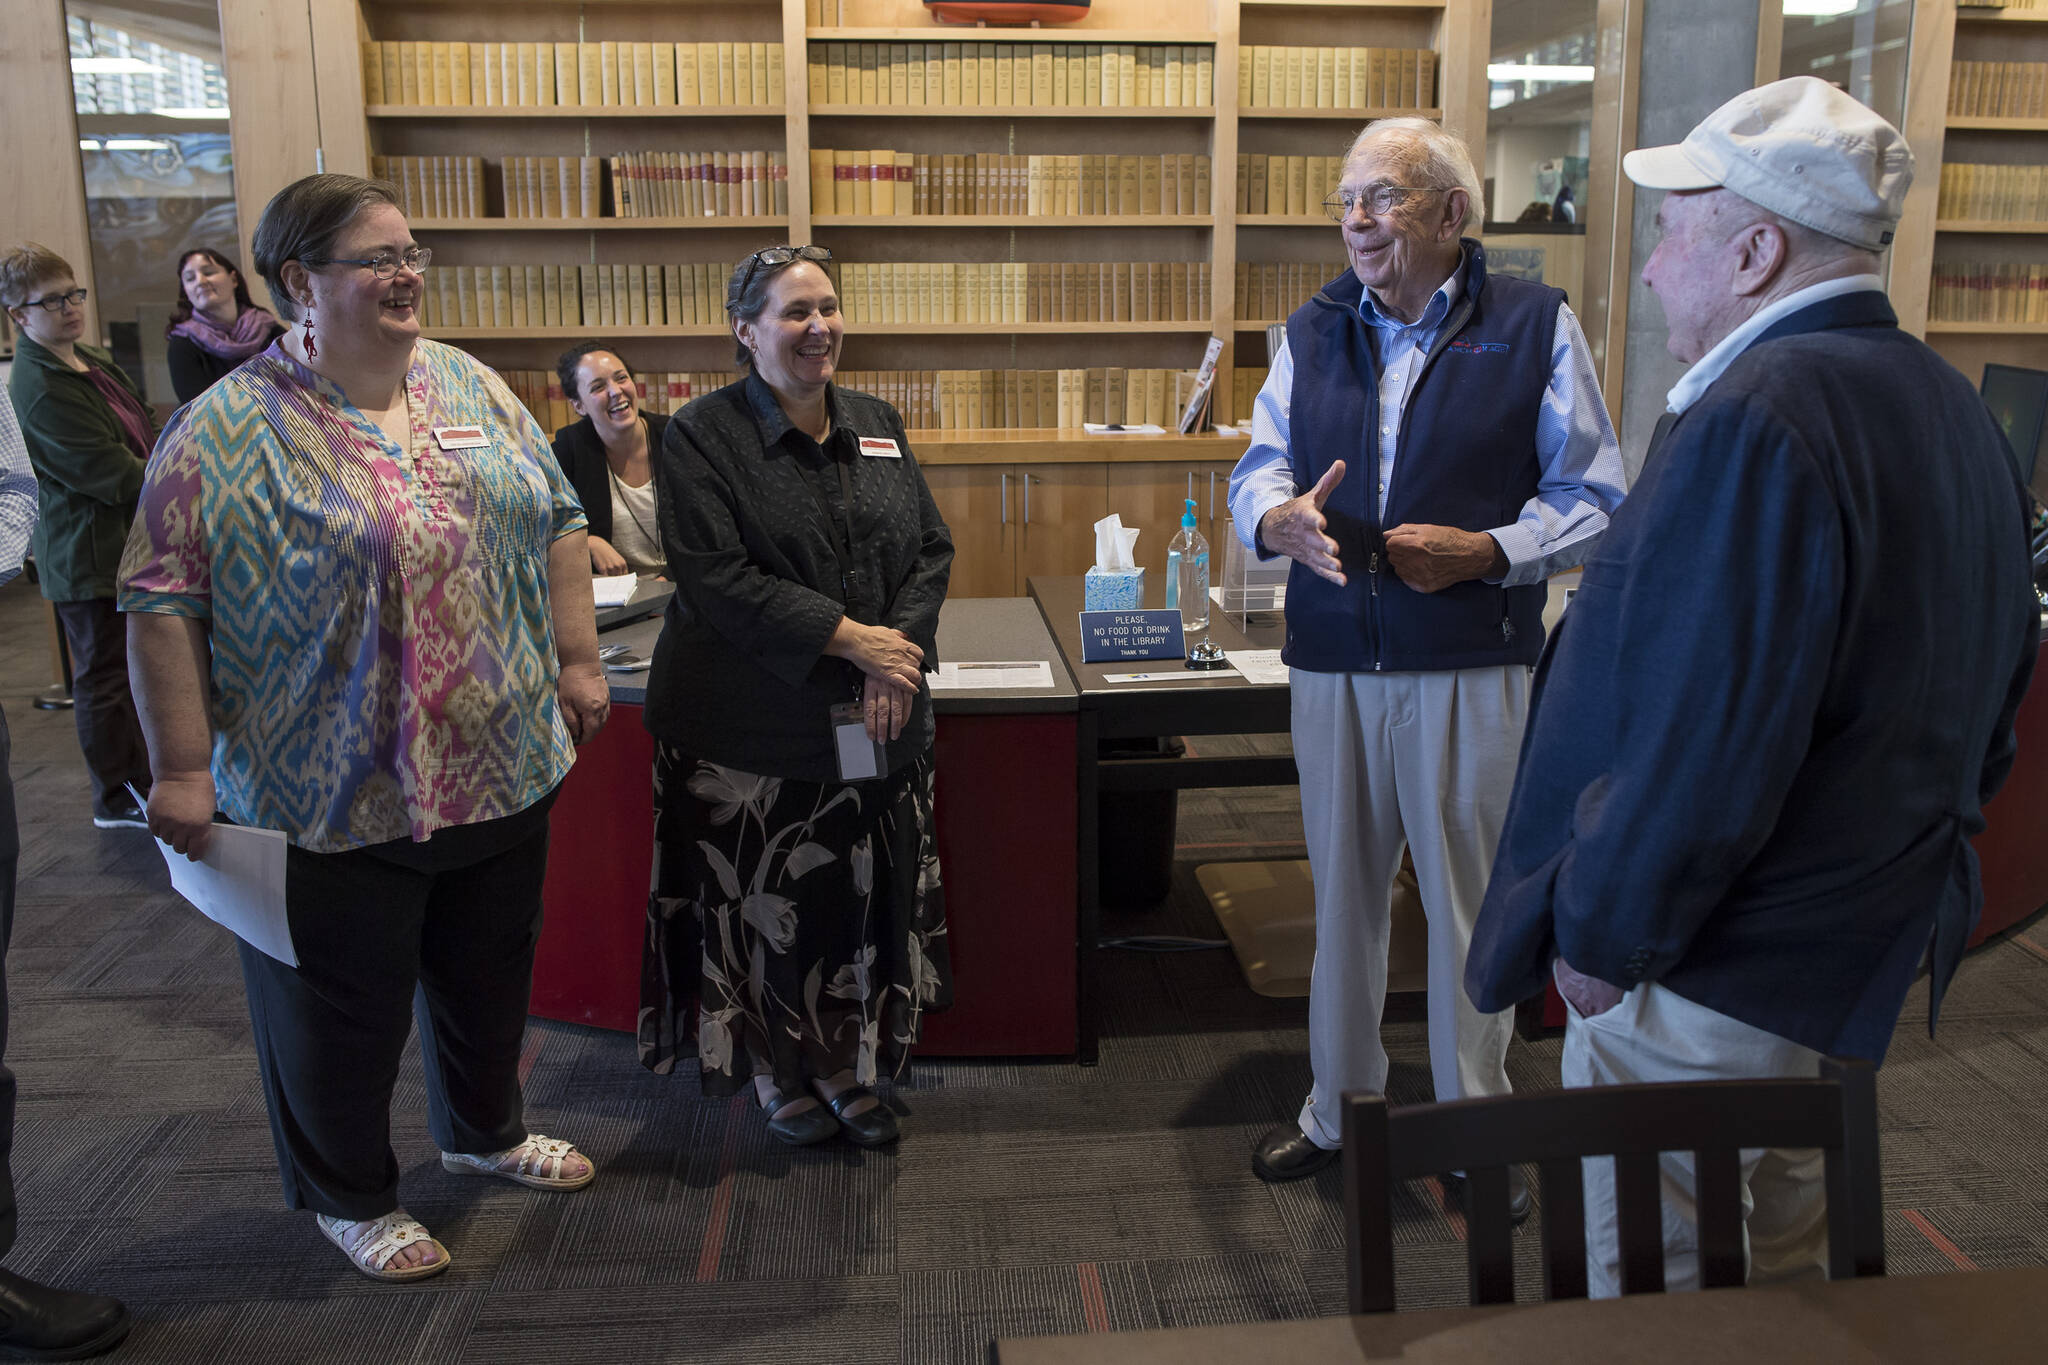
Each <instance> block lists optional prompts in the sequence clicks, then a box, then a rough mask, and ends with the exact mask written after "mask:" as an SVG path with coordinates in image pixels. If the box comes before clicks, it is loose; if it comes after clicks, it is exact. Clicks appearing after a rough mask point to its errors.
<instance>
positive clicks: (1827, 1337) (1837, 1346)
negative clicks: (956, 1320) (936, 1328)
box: [994, 1267, 2048, 1365]
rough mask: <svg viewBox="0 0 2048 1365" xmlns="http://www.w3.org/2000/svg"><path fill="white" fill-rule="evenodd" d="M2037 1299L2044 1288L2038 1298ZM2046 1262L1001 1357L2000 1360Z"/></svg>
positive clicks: (1632, 1364)
mask: <svg viewBox="0 0 2048 1365" xmlns="http://www.w3.org/2000/svg"><path fill="white" fill-rule="evenodd" d="M2037 1295H2038V1296H2041V1297H2036V1296H2037ZM2044 1299H2048V1269H2042V1268H2039V1267H2030V1268H2027V1269H2022V1270H1981V1271H1973V1272H1971V1273H1969V1274H1960V1275H1902V1276H1898V1277H1896V1278H1886V1277H1882V1276H1879V1277H1873V1278H1870V1279H1860V1280H1834V1281H1821V1282H1817V1283H1812V1284H1800V1285H1782V1286H1775V1287H1772V1288H1768V1289H1709V1290H1705V1291H1703V1292H1700V1293H1694V1294H1636V1295H1632V1296H1630V1297H1628V1298H1623V1299H1603V1300H1597V1301H1596V1300H1587V1299H1578V1300H1565V1301H1560V1302H1557V1303H1543V1304H1527V1305H1509V1304H1503V1305H1499V1306H1496V1307H1485V1308H1441V1309H1429V1310H1424V1311H1420V1312H1413V1313H1379V1314H1373V1315H1370V1316H1362V1317H1348V1318H1311V1319H1308V1320H1305V1321H1299V1322H1260V1323H1243V1324H1237V1325H1232V1326H1226V1327H1188V1328H1180V1329H1176V1330H1170V1331H1154V1332H1101V1333H1095V1334H1093V1335H1089V1336H1066V1337H1038V1338H1019V1339H1008V1340H1002V1341H998V1342H996V1343H995V1350H994V1357H995V1359H996V1360H997V1361H999V1362H1000V1363H1001V1365H1098V1362H1099V1365H1111V1362H1114V1363H1115V1365H1153V1363H1154V1362H1157V1365H1241V1363H1242V1362H1245V1361H1265V1360H1274V1361H1297V1360H1300V1361H1315V1362H1316V1363H1317V1365H1349V1363H1350V1362H1358V1363H1359V1365H1364V1363H1365V1362H1372V1361H1400V1362H1402V1365H1495V1362H1498V1361H1523V1360H1528V1361H1536V1360H1544V1361H1570V1362H1571V1365H1641V1362H1643V1361H1650V1360H1654V1361H1659V1362H1673V1363H1674V1365H1731V1362H1740V1365H1779V1362H1784V1365H1814V1362H1821V1361H1825V1362H1827V1365H1865V1363H1866V1362H1897V1363H1898V1365H1928V1362H1932V1361H1968V1362H1970V1365H2001V1363H2002V1362H2007V1361H2013V1362H2018V1361H2038V1360H2041V1359H2042V1358H2043V1356H2044V1354H2048V1347H2044V1344H2043V1341H2042V1335H2041V1325H2040V1316H2039V1308H2038V1305H2039V1304H2041V1303H2042V1302H2043V1301H2044Z"/></svg>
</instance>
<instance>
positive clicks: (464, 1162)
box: [441, 1133, 597, 1190]
mask: <svg viewBox="0 0 2048 1365" xmlns="http://www.w3.org/2000/svg"><path fill="white" fill-rule="evenodd" d="M511 1156H517V1157H518V1158H519V1164H518V1165H516V1166H514V1167H513V1168H512V1169H510V1170H506V1169H504V1162H505V1159H506V1158H507V1157H511ZM572 1156H583V1153H581V1152H579V1151H577V1150H576V1149H575V1147H573V1146H572V1145H570V1143H569V1140H568V1139H567V1138H551V1137H542V1136H541V1135H540V1134H539V1133H529V1134H527V1137H526V1141H524V1142H522V1143H520V1144H519V1145H518V1146H517V1147H507V1148H506V1149H505V1150H504V1151H502V1152H490V1153H486V1154H485V1155H483V1156H471V1155H470V1154H468V1153H467V1152H443V1153H441V1168H442V1169H443V1170H445V1171H448V1172H450V1173H452V1174H454V1175H494V1176H497V1177H498V1178H499V1179H500V1180H510V1181H512V1182H513V1183H514V1184H518V1185H525V1186H527V1187H528V1188H529V1189H535V1190H580V1189H582V1188H583V1187H584V1186H585V1185H588V1184H589V1183H590V1182H591V1181H593V1180H595V1179H597V1163H596V1162H594V1161H592V1160H591V1159H590V1158H589V1157H587V1156H583V1160H584V1163H585V1164H586V1165H587V1166H588V1167H589V1169H588V1170H586V1171H584V1172H583V1174H582V1175H563V1174H562V1170H563V1168H564V1167H566V1166H567V1165H568V1164H569V1158H570V1157H572Z"/></svg>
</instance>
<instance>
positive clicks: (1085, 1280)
mask: <svg viewBox="0 0 2048 1365" xmlns="http://www.w3.org/2000/svg"><path fill="white" fill-rule="evenodd" d="M1074 1274H1075V1275H1076V1276H1077V1277H1078V1278H1079V1279H1080V1281H1081V1314H1082V1316H1083V1317H1085V1318H1087V1320H1088V1330H1089V1331H1091V1332H1107V1331H1108V1330H1109V1303H1108V1301H1107V1300H1105V1299H1104V1298H1103V1296H1102V1272H1100V1271H1099V1270H1097V1269H1096V1268H1095V1262H1093V1261H1083V1262H1081V1263H1080V1264H1079V1265H1077V1266H1075V1267H1074Z"/></svg>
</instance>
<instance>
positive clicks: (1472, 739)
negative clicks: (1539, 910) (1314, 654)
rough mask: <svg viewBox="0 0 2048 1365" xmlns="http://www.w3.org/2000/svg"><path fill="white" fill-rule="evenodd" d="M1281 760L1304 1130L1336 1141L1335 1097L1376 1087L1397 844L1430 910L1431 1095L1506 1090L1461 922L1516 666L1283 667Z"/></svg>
mask: <svg viewBox="0 0 2048 1365" xmlns="http://www.w3.org/2000/svg"><path fill="white" fill-rule="evenodd" d="M1289 681H1290V683H1291V686H1292V688H1293V698H1294V700H1293V708H1294V714H1293V730H1294V761H1295V765H1296V766H1297V767H1298V768H1299V769H1300V770H1301V822H1302V829H1303V833H1304V835H1305V837H1306V840H1307V843H1308V859H1309V868H1310V870H1311V872H1312V873H1313V875H1314V877H1315V888H1316V956H1315V966H1314V968H1313V969H1312V971H1311V974H1310V978H1309V1025H1308V1029H1309V1032H1308V1038H1309V1062H1310V1065H1311V1067H1312V1068H1313V1070H1314V1072H1315V1084H1314V1088H1313V1089H1312V1090H1311V1091H1310V1092H1309V1097H1308V1101H1307V1103H1306V1104H1304V1105H1303V1106H1302V1110H1301V1115H1300V1118H1299V1122H1300V1124H1301V1130H1302V1132H1304V1133H1306V1134H1308V1136H1309V1137H1310V1138H1311V1139H1313V1140H1314V1141H1315V1142H1316V1143H1317V1144H1318V1145H1319V1146H1323V1147H1337V1146H1339V1145H1341V1143H1342V1141H1343V1118H1342V1111H1341V1109H1340V1107H1339V1104H1338V1101H1339V1098H1340V1097H1341V1096H1342V1095H1343V1094H1344V1092H1345V1091H1347V1090H1365V1091H1372V1092H1375V1093H1383V1092H1384V1091H1385V1090H1386V1085H1387V1053H1386V1049H1385V1048H1384V1047H1382V1046H1381V1045H1380V1011H1381V1008H1382V1007H1383V1006H1384V1005H1385V1003H1386V994H1387V937H1388V927H1389V924H1390V921H1391V918H1392V916H1391V912H1390V908H1389V901H1390V896H1391V890H1392V887H1393V882H1394V876H1395V874H1396V873H1397V872H1398V871H1399V870H1400V867H1401V850H1402V847H1403V845H1404V844H1405V845H1406V847H1407V849H1408V852H1409V855H1410V857H1411V858H1412V859H1413V861H1414V864H1415V880H1416V885H1417V887H1418V889H1419V890H1420V892H1421V896H1422V908H1423V913H1424V914H1425V915H1427V916H1428V918H1429V1063H1430V1072H1431V1074H1432V1075H1433V1077H1434V1078H1435V1081H1436V1097H1437V1098H1438V1099H1439V1100H1454V1099H1462V1098H1465V1097H1467V1096H1473V1095H1505V1094H1507V1093H1508V1077H1507V1070H1506V1066H1505V1061H1506V1058H1507V1050H1508V1033H1509V1023H1510V1019H1509V1015H1508V1013H1507V1012H1505V1011H1503V1012H1502V1013H1499V1014H1481V1013H1480V1012H1479V1011H1478V1010H1476V1009H1474V1008H1473V1007H1472V1002H1471V1000H1470V998H1469V997H1467V996H1466V994H1465V986H1464V976H1465V955H1466V952H1467V950H1468V949H1469V948H1470V946H1471V943H1472V924H1473V921H1474V920H1475V919H1477V918H1478V915H1479V905H1480V902H1481V901H1483V900H1484V899H1485V898H1486V881H1487V877H1488V875H1489V874H1490V873H1491V872H1492V869H1493V854H1494V850H1495V848H1496V847H1497V846H1498V845H1499V843H1500V832H1501V825H1502V822H1503V820H1504V819H1505V817H1506V814H1507V804H1508V794H1509V791H1510V790H1511V788H1512V787H1513V786H1514V780H1515V764H1516V760H1517V755H1518V753H1519V750H1520V747H1521V742H1522V725H1523V722H1524V721H1525V720H1526V718H1527V716H1528V709H1529V670H1528V669H1526V668H1523V667H1521V666H1520V665H1509V666H1505V667H1493V668H1466V669H1457V670H1452V671H1446V672H1437V673H1310V672H1307V671H1304V670H1302V669H1295V670H1294V671H1293V672H1292V674H1291V675H1290V679H1289Z"/></svg>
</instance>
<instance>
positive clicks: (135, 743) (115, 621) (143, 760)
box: [52, 597, 149, 815]
mask: <svg viewBox="0 0 2048 1365" xmlns="http://www.w3.org/2000/svg"><path fill="white" fill-rule="evenodd" d="M52 605H54V606H55V607H56V609H57V620H58V621H59V622H60V623H61V624H62V625H63V627H64V641H65V644H66V645H68V646H69V647H70V650H71V718H72V720H73V721H74V722H76V723H77V725H78V747H79V748H80V749H82V750H84V751H85V767H86V771H87V772H89V773H91V774H92V808H93V814H95V815H111V814H113V813H114V812H115V811H117V810H120V809H121V808H122V807H124V806H128V805H131V804H133V803H132V802H131V800H130V799H129V796H128V793H127V792H125V791H123V790H122V789H121V784H122V783H124V782H133V783H134V784H135V788H136V790H137V791H140V792H142V793H143V794H144V795H147V794H148V792H149V748H148V746H147V745H145V744H144V743H143V739H142V722H141V721H140V720H138V719H136V716H135V699H134V697H133V696H132V695H131V694H130V693H129V691H128V627H127V625H126V623H125V622H123V621H122V620H121V613H120V612H119V611H117V610H115V608H114V599H113V598H111V597H95V598H93V599H91V600H90V601H85V602H57V603H53V604H52Z"/></svg>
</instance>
